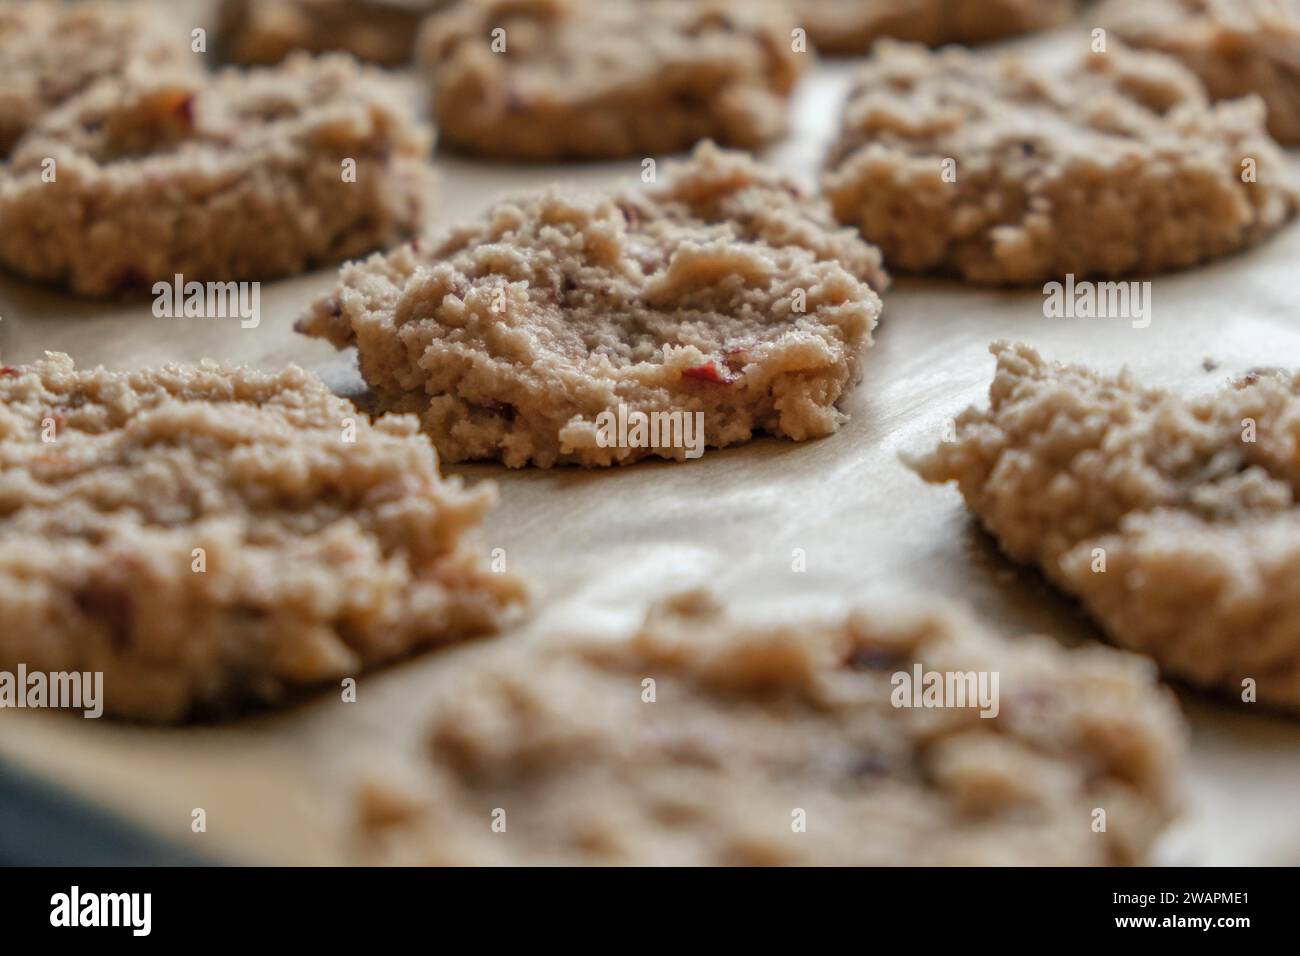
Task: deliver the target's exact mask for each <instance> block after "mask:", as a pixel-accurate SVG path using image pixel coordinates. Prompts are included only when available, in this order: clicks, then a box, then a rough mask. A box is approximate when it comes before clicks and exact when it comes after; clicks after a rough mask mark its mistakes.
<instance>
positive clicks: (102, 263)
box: [0, 54, 432, 295]
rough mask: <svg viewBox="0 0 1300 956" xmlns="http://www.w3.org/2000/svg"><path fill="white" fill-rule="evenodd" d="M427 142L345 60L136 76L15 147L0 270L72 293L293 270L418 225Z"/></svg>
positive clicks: (7, 176)
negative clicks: (50, 162)
mask: <svg viewBox="0 0 1300 956" xmlns="http://www.w3.org/2000/svg"><path fill="white" fill-rule="evenodd" d="M430 148H431V135H430V133H429V132H428V130H427V129H424V128H423V127H421V126H419V125H417V124H416V123H415V122H414V121H413V120H411V119H409V118H408V117H407V115H406V113H405V112H404V110H403V109H402V106H401V104H400V101H398V100H397V98H396V94H395V92H394V91H392V90H390V88H389V85H388V81H386V80H385V79H384V78H383V77H382V76H381V75H380V74H379V73H378V72H377V71H371V70H369V69H362V68H359V67H358V66H357V65H356V63H355V61H353V60H352V59H351V58H350V57H347V56H345V55H342V54H335V55H331V56H327V57H322V58H320V59H319V60H313V59H311V58H310V57H308V56H307V55H305V54H299V55H297V56H295V57H293V58H291V59H290V60H288V61H286V62H285V63H284V64H283V65H282V66H280V67H276V68H272V69H259V70H240V69H230V70H225V71H223V72H221V73H219V74H216V75H214V76H195V75H182V74H171V73H162V72H159V71H155V70H134V71H131V72H130V73H129V74H128V75H126V76H124V77H122V78H119V79H114V80H104V81H102V82H100V83H99V84H96V85H95V86H93V87H92V88H91V89H89V90H87V91H86V92H85V93H82V94H81V95H80V96H77V97H75V98H73V99H72V100H69V101H68V102H67V103H65V104H64V105H63V106H61V107H60V108H59V109H57V110H55V111H54V112H53V113H51V114H50V115H48V116H47V117H46V118H45V119H44V120H43V121H42V122H41V123H40V124H38V125H37V126H36V127H34V128H33V129H32V130H31V131H30V132H29V133H28V134H27V136H26V137H24V139H23V140H22V142H21V143H19V145H18V148H17V149H16V150H15V152H14V155H13V161H12V164H11V168H9V169H6V170H5V171H4V172H3V174H2V175H0V262H2V263H3V264H4V265H5V266H6V267H7V268H9V269H10V270H12V271H13V272H16V273H18V274H19V275H22V276H25V277H27V278H29V279H36V280H41V281H48V282H57V283H62V284H66V285H67V286H69V287H71V289H72V290H73V291H75V292H77V293H80V294H83V295H106V294H111V293H118V292H125V291H134V290H141V289H146V290H147V289H149V288H151V287H152V285H153V284H154V283H155V282H157V281H166V282H171V281H172V279H173V276H174V275H176V274H181V275H183V276H184V279H185V281H187V282H188V281H191V280H195V281H213V280H219V281H226V280H245V279H247V280H253V279H272V278H278V277H281V276H286V275H291V274H294V273H297V272H302V271H303V270H305V269H309V268H312V267H314V266H318V265H321V264H324V263H330V262H337V261H339V260H341V259H345V258H348V257H350V256H356V255H360V254H363V253H365V252H369V251H371V250H373V249H376V248H381V247H384V246H388V245H392V244H393V243H396V242H400V241H401V240H402V239H405V238H406V237H408V236H409V235H411V234H412V233H413V232H415V231H416V230H417V228H418V227H419V226H420V225H421V223H422V221H423V218H424V206H425V201H426V200H425V197H426V195H427V194H428V193H429V191H430V189H431V176H432V173H431V171H430V167H429V165H428V163H427V161H426V160H427V156H428V153H429V151H430ZM47 159H52V160H54V163H55V165H54V167H52V168H53V169H54V172H55V178H54V181H53V182H51V181H48V179H49V177H48V176H47V175H46V170H47V163H46V160H47ZM349 160H350V161H352V162H353V163H355V174H354V175H353V176H352V179H354V180H355V181H351V180H350V179H349V178H348V177H349V175H350V170H349V167H347V166H346V161H349Z"/></svg>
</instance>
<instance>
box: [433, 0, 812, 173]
mask: <svg viewBox="0 0 1300 956" xmlns="http://www.w3.org/2000/svg"><path fill="white" fill-rule="evenodd" d="M793 28H794V22H793V19H792V18H791V16H790V14H789V10H788V9H787V8H786V7H785V6H783V5H782V4H780V3H775V2H772V0H635V2H628V0H464V2H461V3H458V4H456V5H455V6H453V7H452V8H451V9H449V10H448V11H446V12H445V13H440V14H435V15H434V16H433V17H431V18H430V19H429V21H428V23H427V24H426V26H425V28H424V31H423V33H422V35H421V38H420V40H419V42H418V44H417V57H418V58H419V60H420V61H421V62H422V63H423V65H424V69H425V70H426V71H427V72H428V74H429V76H430V78H431V81H432V84H433V103H434V113H435V115H436V117H437V120H438V127H439V132H440V135H441V136H442V137H443V140H444V142H446V143H449V144H451V145H452V146H455V147H456V148H458V149H462V150H466V151H468V152H472V153H479V154H482V155H485V156H496V157H503V158H506V159H516V160H532V161H545V160H560V159H596V158H612V157H620V156H640V155H652V154H656V153H667V152H675V151H678V150H684V149H688V148H690V147H691V146H692V145H694V144H695V143H697V142H698V141H700V140H702V139H706V138H707V139H714V140H717V141H718V142H720V143H722V144H723V145H724V146H743V147H754V146H758V145H760V144H762V143H765V142H767V141H769V140H771V139H774V138H775V137H777V136H779V135H781V134H782V133H783V132H784V131H785V128H786V111H787V107H788V105H789V99H790V93H791V91H792V90H793V88H794V85H795V82H796V80H797V79H798V77H799V75H800V73H801V72H802V71H803V69H804V67H805V65H806V64H807V63H808V62H809V61H810V57H811V55H810V54H808V53H806V52H805V53H795V52H794V50H793V40H792V36H791V31H792V30H793ZM494 42H496V43H497V44H498V46H499V45H500V44H502V43H503V44H504V47H505V48H504V50H503V51H501V52H494V50H493V44H494Z"/></svg>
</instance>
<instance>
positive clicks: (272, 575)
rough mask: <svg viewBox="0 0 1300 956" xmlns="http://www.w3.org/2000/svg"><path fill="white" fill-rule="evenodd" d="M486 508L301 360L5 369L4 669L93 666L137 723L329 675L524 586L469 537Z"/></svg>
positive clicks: (385, 421)
mask: <svg viewBox="0 0 1300 956" xmlns="http://www.w3.org/2000/svg"><path fill="white" fill-rule="evenodd" d="M349 420H352V421H353V422H354V423H355V424H354V426H353V427H354V428H355V435H354V437H355V440H354V441H348V440H346V438H345V429H346V428H347V422H348V421H349ZM46 437H51V438H52V440H50V441H46V440H45V438H46ZM492 500H493V494H492V491H491V489H490V488H489V489H485V488H482V487H480V488H477V489H475V491H474V492H473V493H470V492H467V491H465V490H464V489H463V488H462V487H461V485H460V483H459V481H458V480H455V479H450V480H445V479H443V478H441V477H439V475H438V469H437V465H436V459H435V456H434V453H433V450H432V449H431V448H430V447H429V443H428V442H427V441H426V440H425V439H424V438H422V437H421V436H420V435H419V433H418V426H417V424H416V422H415V420H414V419H412V418H409V417H405V416H393V417H386V418H382V419H380V420H379V421H377V422H376V423H375V424H374V425H373V426H372V425H370V424H368V423H367V422H366V421H365V418H364V416H360V415H358V414H357V412H356V410H355V409H354V408H353V407H352V405H350V404H349V403H348V402H346V401H344V400H343V399H340V398H336V397H334V396H333V395H331V394H330V392H329V391H328V390H327V389H326V388H325V386H324V385H322V384H321V383H320V381H319V380H317V379H316V378H315V377H314V376H311V375H309V374H308V373H306V372H304V371H302V370H301V369H299V368H296V367H290V368H287V369H285V370H283V371H281V372H277V373H274V374H264V373H260V372H255V371H252V370H250V369H248V368H224V367H219V366H217V365H214V364H211V363H208V364H203V365H198V366H188V367H180V366H167V367H165V368H160V369H154V370H149V371H143V372H135V373H132V374H113V373H109V372H106V371H104V370H103V369H102V368H99V369H94V370H89V371H87V370H77V369H74V368H73V364H72V360H71V359H69V358H68V357H67V356H66V355H60V354H56V353H49V355H48V357H47V358H46V359H45V360H43V361H40V362H37V363H35V364H33V365H29V366H19V367H5V368H3V369H0V620H3V621H4V626H3V628H0V670H4V671H8V672H10V673H14V672H16V668H17V667H18V665H19V664H20V663H21V664H25V665H26V667H27V669H28V671H29V672H34V671H43V672H60V671H79V672H84V671H92V672H93V671H100V672H102V673H103V675H104V676H103V696H104V704H105V712H106V713H109V714H112V715H114V716H118V717H125V718H132V719H139V720H147V721H177V720H182V719H186V718H189V717H194V716H213V715H220V714H224V713H226V712H228V711H229V710H231V709H232V708H237V707H239V706H240V705H243V704H247V703H268V702H273V701H277V700H280V699H282V698H284V697H286V696H287V695H289V694H290V693H291V692H292V691H294V690H295V689H297V688H302V687H306V686H309V685H314V684H318V683H322V682H327V681H332V682H334V683H335V685H336V686H337V682H338V681H339V680H340V679H342V678H344V677H356V676H358V675H359V674H360V673H361V671H362V670H364V669H366V668H369V667H373V666H375V665H378V664H382V663H384V662H387V661H392V660H394V659H397V658H400V657H402V656H405V655H407V654H409V653H411V652H412V651H415V650H416V649H419V648H423V647H428V646H432V645H436V644H442V643H445V642H448V641H453V640H459V639H461V638H465V637H468V636H471V635H474V634H478V633H482V632H486V631H490V630H493V629H495V628H496V627H497V626H498V624H499V623H500V622H501V620H502V618H503V616H504V615H505V614H506V612H507V610H508V609H509V608H510V607H511V606H512V605H514V604H516V603H517V602H518V601H519V600H520V599H521V593H520V585H519V583H518V582H517V580H515V579H514V578H512V577H509V576H507V575H504V574H494V573H491V572H490V571H488V570H487V567H486V560H485V556H486V548H482V547H480V546H479V545H478V543H477V542H476V541H475V540H474V536H473V535H472V533H471V532H472V531H473V530H474V529H475V528H476V527H477V526H478V525H479V523H480V521H481V520H482V518H483V515H484V514H485V512H486V511H487V510H488V509H489V508H490V506H491V503H492ZM196 549H201V551H198V550H196ZM200 562H201V564H200ZM196 569H197V570H196Z"/></svg>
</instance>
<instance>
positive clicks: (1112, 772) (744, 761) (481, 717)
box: [357, 592, 1184, 866]
mask: <svg viewBox="0 0 1300 956" xmlns="http://www.w3.org/2000/svg"><path fill="white" fill-rule="evenodd" d="M516 650H518V649H516ZM915 664H920V665H922V667H923V668H924V669H925V670H926V671H938V672H949V671H953V672H980V671H985V672H987V671H989V670H995V671H997V672H998V674H999V692H998V696H999V700H1000V706H999V712H998V714H997V715H996V716H995V717H992V718H985V717H981V716H980V715H979V714H980V712H979V709H978V708H976V707H966V708H958V707H945V708H929V709H921V708H912V709H907V708H897V707H895V706H893V704H892V703H891V694H892V692H893V691H894V686H895V685H894V683H893V675H894V674H896V673H898V672H907V673H909V674H911V673H912V671H913V667H914V665H915ZM647 679H649V680H651V681H653V693H654V701H653V702H646V700H645V694H646V693H647V687H648V686H649V685H647V684H646V683H645V682H646V681H647ZM1183 736H1184V732H1183V726H1182V721H1181V719H1180V717H1179V714H1178V711H1177V707H1176V705H1175V704H1174V703H1173V700H1172V695H1170V694H1169V692H1168V691H1167V690H1165V689H1164V688H1162V687H1160V686H1159V684H1158V683H1157V681H1156V680H1155V673H1154V668H1153V667H1151V665H1150V664H1149V662H1147V661H1145V660H1143V659H1141V658H1138V657H1136V656H1131V655H1127V654H1121V653H1119V652H1115V651H1112V650H1110V649H1109V648H1103V647H1091V648H1084V649H1082V650H1075V651H1066V650H1064V649H1062V648H1061V647H1060V646H1059V645H1058V644H1057V643H1056V642H1055V641H1052V640H1050V639H1048V638H1043V637H1031V638H1024V639H1022V640H1017V641H1008V640H1006V639H1004V638H1001V637H999V636H994V635H992V634H990V633H988V632H986V631H983V630H982V629H980V628H979V627H977V626H976V625H975V624H974V623H973V622H972V621H970V620H968V619H966V618H965V617H964V616H962V615H959V614H957V613H955V612H952V611H947V610H945V611H937V610H932V611H928V612H924V613H918V612H903V611H899V612H892V613H855V614H854V615H852V616H850V617H849V618H848V619H847V620H839V621H834V622H826V623H822V622H816V621H805V622H800V623H797V624H790V625H778V626H771V625H768V626H764V627H762V628H756V627H750V626H742V625H739V624H736V623H732V622H729V621H728V620H727V619H726V617H725V616H724V615H723V614H722V612H721V611H720V610H719V608H718V607H717V605H716V604H714V603H712V602H711V601H710V600H709V599H708V598H707V596H705V595H703V594H701V593H699V592H691V593H687V594H682V595H677V596H674V597H673V598H671V599H669V600H668V601H666V602H664V603H663V604H662V605H660V606H659V607H657V608H656V609H655V610H654V611H652V613H651V615H650V617H649V619H648V621H647V623H646V625H645V626H644V628H643V629H642V630H640V631H639V632H638V633H637V634H635V635H634V636H632V637H631V638H629V639H619V640H604V641H599V642H594V641H593V642H587V641H582V640H576V641H566V640H561V641H558V642H551V643H544V642H539V643H538V644H535V645H532V647H531V649H530V650H529V652H528V653H516V654H513V655H511V656H510V657H508V658H505V657H503V658H501V659H499V661H498V662H497V663H495V664H494V665H489V666H486V667H481V668H480V669H478V670H476V671H473V672H471V673H469V674H467V675H466V676H465V678H464V680H463V681H462V683H461V684H460V685H458V687H457V688H455V689H453V690H451V691H450V692H449V693H447V694H445V695H444V696H442V697H441V698H440V700H439V701H438V703H437V706H436V709H435V713H434V715H433V720H432V727H431V731H430V733H429V737H428V751H427V752H426V753H425V754H424V755H423V756H422V758H420V759H419V760H418V761H417V766H418V769H417V770H415V771H414V772H412V770H411V769H410V768H409V767H405V768H400V769H397V768H390V769H388V770H386V771H383V772H379V773H374V774H372V775H371V776H370V777H369V778H368V779H365V780H364V782H363V783H362V785H361V787H360V792H359V796H358V801H357V810H358V817H359V821H360V822H359V830H360V836H361V841H360V844H361V847H362V853H363V855H368V856H369V858H370V859H371V860H381V861H384V862H390V863H402V864H412V863H416V864H423V863H431V864H443V865H446V864H473V865H479V864H510V865H516V864H525V865H527V864H537V865H568V864H587V865H618V864H633V865H659V864H668V865H799V864H812V865H911V866H932V865H1000V864H1008V865H1011V864H1014V865H1101V864H1125V863H1134V862H1138V861H1141V860H1143V859H1145V858H1146V855H1147V852H1148V850H1149V848H1150V846H1151V844H1152V843H1153V841H1154V840H1155V838H1156V837H1157V836H1158V834H1159V833H1160V831H1161V829H1162V827H1163V825H1164V824H1165V822H1166V821H1167V820H1168V819H1169V818H1170V816H1171V815H1172V813H1173V811H1174V807H1175V800H1174V793H1175V791H1176V787H1177V774H1178V770H1179V765H1180V763H1181V757H1182V752H1183V745H1184V741H1183ZM1098 807H1100V808H1103V809H1105V810H1106V814H1107V827H1106V831H1105V832H1104V833H1095V832H1093V830H1092V820H1093V812H1094V809H1095V808H1098ZM796 810H801V811H803V813H804V822H805V825H806V828H805V830H804V832H796V831H795V826H794V825H795V823H796V816H795V811H796ZM500 811H504V814H505V817H504V819H505V823H506V828H505V831H504V832H494V831H493V828H492V827H493V822H494V813H496V814H497V816H496V819H500Z"/></svg>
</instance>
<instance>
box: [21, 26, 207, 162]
mask: <svg viewBox="0 0 1300 956" xmlns="http://www.w3.org/2000/svg"><path fill="white" fill-rule="evenodd" d="M137 61H139V62H143V63H146V64H148V65H150V66H152V67H155V68H158V67H182V66H186V65H191V66H192V65H193V64H194V57H193V55H192V54H191V53H190V32H189V28H188V27H187V26H186V25H185V24H184V23H183V22H181V21H180V20H179V18H176V17H174V16H172V15H170V13H169V12H168V11H165V10H164V11H160V10H158V9H157V8H156V7H148V6H146V5H144V4H142V3H137V2H120V0H115V2H105V0H87V2H82V3H64V2H61V0H8V2H5V3H0V159H3V158H4V157H5V156H7V155H8V154H9V151H10V150H12V149H13V147H14V144H15V143H17V142H18V140H19V139H20V138H21V137H22V135H23V133H25V132H27V130H28V129H29V128H31V126H33V125H34V124H35V123H36V122H37V121H38V120H39V119H40V118H41V117H42V116H44V115H45V114H46V113H48V112H49V111H50V110H52V109H53V108H54V107H56V106H57V105H58V104H60V103H62V102H63V101H64V100H66V99H68V98H69V97H71V96H73V95H74V94H76V93H79V92H81V91H82V90H84V89H85V88H86V87H88V86H90V85H91V84H92V83H93V82H94V81H96V80H98V79H102V78H103V77H108V76H117V75H120V74H121V73H122V72H123V71H124V70H125V69H126V68H127V66H128V64H130V63H133V62H137Z"/></svg>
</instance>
